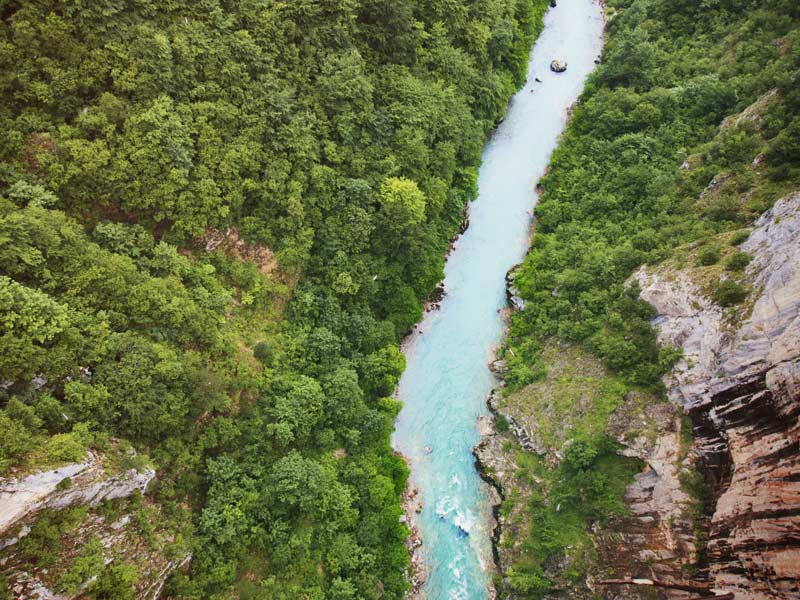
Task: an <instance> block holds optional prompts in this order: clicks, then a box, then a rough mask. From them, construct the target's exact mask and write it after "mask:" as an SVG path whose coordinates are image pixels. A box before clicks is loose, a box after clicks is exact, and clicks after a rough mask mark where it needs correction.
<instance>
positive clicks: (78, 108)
mask: <svg viewBox="0 0 800 600" xmlns="http://www.w3.org/2000/svg"><path fill="white" fill-rule="evenodd" d="M545 7H546V2H545V1H544V0H469V1H464V2H461V1H459V2H455V1H451V0H322V1H318V0H291V1H289V2H284V1H280V0H244V1H241V2H231V1H228V0H194V1H187V0H170V1H168V2H158V3H154V2H150V1H147V0H102V1H96V2H88V3H87V2H80V1H77V0H67V1H61V2H56V1H53V0H50V1H48V0H25V1H24V2H23V1H21V0H0V17H1V18H2V21H1V22H0V66H1V68H0V128H2V131H3V135H2V136H0V406H1V407H2V410H0V475H3V476H9V475H15V476H21V475H24V474H25V473H29V472H31V471H32V470H34V469H36V468H43V467H52V466H58V465H59V464H63V463H65V462H68V461H75V460H79V459H81V458H82V457H83V456H84V454H85V452H86V451H87V449H89V448H94V449H95V450H98V451H101V452H105V453H107V454H108V455H109V456H111V455H113V454H114V453H117V454H118V455H119V456H118V457H117V460H123V459H124V458H125V457H129V455H128V454H127V450H126V449H127V448H128V447H129V446H130V445H132V446H133V447H135V448H136V449H137V450H138V452H139V457H138V461H139V462H140V463H141V464H144V463H148V462H149V463H150V464H152V465H153V466H154V467H155V468H156V469H157V472H158V478H157V480H156V482H155V485H154V486H153V488H152V490H151V491H150V492H149V494H148V496H150V497H151V499H152V500H153V501H155V502H156V503H157V504H158V505H159V506H160V507H161V508H160V510H161V511H162V514H163V515H164V519H165V520H166V523H165V526H166V527H169V528H172V529H173V530H174V532H175V535H174V536H173V537H174V544H173V545H174V546H176V547H177V548H173V550H174V551H175V552H176V554H179V552H181V551H182V552H185V551H191V552H192V553H193V560H192V563H191V569H190V570H189V572H188V573H178V574H176V575H175V576H174V577H173V578H172V579H171V581H170V582H169V583H168V587H167V593H168V594H169V595H171V596H173V597H183V598H211V597H241V598H272V599H279V598H286V599H296V598H306V599H309V600H311V599H321V598H331V599H336V600H346V599H350V598H379V597H380V598H401V597H402V595H403V593H404V590H405V589H406V587H407V582H406V578H405V570H406V568H407V565H408V561H409V559H408V555H407V552H406V550H405V547H404V546H403V543H402V541H403V539H404V537H405V536H406V534H407V530H406V527H405V525H403V524H402V523H400V521H399V517H400V514H401V508H400V501H399V497H400V493H401V491H402V490H403V489H404V486H405V480H406V475H407V467H406V465H405V464H404V462H403V461H402V460H401V459H400V458H399V457H397V456H395V455H394V454H393V453H392V451H391V449H390V447H389V433H390V431H391V429H392V422H393V418H394V416H395V414H396V412H397V410H398V408H399V407H398V404H397V402H396V401H395V400H393V399H391V398H390V395H391V393H392V390H393V388H394V386H395V384H396V381H397V378H398V376H399V374H400V373H401V371H402V369H403V366H404V359H403V356H402V354H401V353H400V352H399V350H398V345H397V344H398V341H399V339H400V337H401V336H402V334H403V333H404V332H406V331H407V330H408V328H409V327H410V326H411V325H412V324H413V323H414V322H415V321H417V320H418V319H419V317H420V316H421V306H422V299H423V298H424V296H425V295H426V293H428V292H429V291H430V290H431V288H432V287H433V286H434V285H435V283H436V282H437V281H438V280H439V279H440V277H441V275H442V268H443V260H444V255H445V251H446V248H447V245H448V243H449V241H450V239H451V237H452V235H453V233H454V232H455V231H456V230H457V228H458V226H459V224H460V222H461V219H462V216H463V212H464V208H465V205H466V203H467V202H468V201H469V200H470V199H471V198H472V197H473V195H474V194H475V186H476V167H477V163H478V161H479V158H480V151H481V147H482V145H483V142H484V139H485V136H486V133H487V132H488V131H489V129H490V128H491V127H492V126H493V124H494V123H495V122H496V121H497V119H498V118H499V117H500V116H501V115H502V113H503V111H504V109H505V106H506V102H507V100H508V98H509V96H510V94H511V93H512V92H513V91H514V90H515V89H516V88H517V87H518V86H519V85H520V84H521V83H522V80H523V78H524V73H525V68H526V62H527V55H528V51H529V48H530V45H531V42H532V40H533V37H534V36H535V35H536V33H537V30H538V26H539V23H540V21H541V17H542V14H543V12H544V10H545ZM47 519H49V520H46V522H43V524H42V525H41V526H40V527H39V529H37V530H36V532H40V533H36V532H35V535H33V536H32V537H31V538H30V539H31V540H32V541H31V542H30V543H28V545H29V546H30V547H31V548H32V549H31V550H30V551H31V552H32V553H33V554H32V555H31V556H36V557H38V558H37V560H38V562H39V566H40V567H47V566H49V565H51V562H49V561H51V559H52V556H51V555H52V554H53V553H54V552H56V551H57V548H56V547H55V546H53V544H56V545H57V542H58V539H59V538H58V535H57V532H58V527H60V525H58V523H60V521H58V519H56V520H52V519H51V517H49V516H48V517H47ZM53 528H56V529H53ZM53 531H56V533H55V534H54V533H53ZM39 539H41V540H45V541H44V542H41V544H40V546H37V545H36V544H37V543H39V542H36V540H39ZM46 540H50V541H49V542H47V541H46ZM48 544H49V546H48ZM36 548H39V550H38V551H36ZM45 550H47V551H46V552H45ZM36 552H38V554H37V553H36ZM87 556H88V555H87ZM90 559H91V560H90ZM92 565H95V566H92ZM93 569H95V570H102V573H100V577H99V578H98V579H97V581H96V583H94V584H93V585H92V586H90V588H89V589H88V590H87V592H86V593H87V594H88V595H89V596H91V597H96V598H126V597H129V595H130V585H131V583H132V582H133V581H135V580H136V578H137V574H136V569H135V566H128V567H126V566H125V565H118V564H112V565H111V566H108V567H105V568H104V567H103V566H102V561H99V564H98V559H97V556H96V552H95V554H94V555H92V556H88V558H85V560H84V562H83V563H82V564H81V565H73V567H72V570H70V571H68V573H73V575H71V576H67V575H65V576H64V578H62V580H63V581H68V582H71V583H69V585H72V586H74V585H75V582H74V581H72V580H73V579H74V577H75V575H74V573H79V574H81V576H85V577H89V576H91V575H96V574H98V573H97V572H92V570H93ZM64 585H67V584H64ZM0 587H2V586H0ZM65 589H66V588H65Z"/></svg>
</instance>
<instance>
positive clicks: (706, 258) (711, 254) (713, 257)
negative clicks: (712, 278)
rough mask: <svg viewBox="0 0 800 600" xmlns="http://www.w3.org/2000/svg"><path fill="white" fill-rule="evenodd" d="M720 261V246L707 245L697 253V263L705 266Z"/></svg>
mask: <svg viewBox="0 0 800 600" xmlns="http://www.w3.org/2000/svg"><path fill="white" fill-rule="evenodd" d="M718 261H719V247H717V246H706V247H705V248H703V249H702V250H701V251H700V254H698V255H697V264H698V265H700V266H703V267H707V266H709V265H713V264H716V263H717V262H718Z"/></svg>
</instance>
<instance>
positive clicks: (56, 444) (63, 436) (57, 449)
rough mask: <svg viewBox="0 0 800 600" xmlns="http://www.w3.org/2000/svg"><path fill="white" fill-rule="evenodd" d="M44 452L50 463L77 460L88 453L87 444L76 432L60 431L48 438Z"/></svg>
mask: <svg viewBox="0 0 800 600" xmlns="http://www.w3.org/2000/svg"><path fill="white" fill-rule="evenodd" d="M44 452H45V456H46V457H47V461H48V462H50V463H69V462H77V461H79V460H82V459H83V457H84V455H85V454H86V446H85V445H84V444H82V443H81V442H80V441H79V440H78V437H77V436H76V435H75V434H74V433H59V434H56V435H54V436H53V437H51V438H50V439H49V440H47V443H46V444H45V446H44Z"/></svg>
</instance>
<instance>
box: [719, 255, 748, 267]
mask: <svg viewBox="0 0 800 600" xmlns="http://www.w3.org/2000/svg"><path fill="white" fill-rule="evenodd" d="M749 264H750V255H749V254H748V253H747V252H734V253H733V254H731V256H730V257H729V258H728V260H727V261H725V268H726V269H728V270H729V271H744V269H745V267H747V265H749Z"/></svg>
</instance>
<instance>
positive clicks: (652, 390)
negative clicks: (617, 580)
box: [504, 0, 800, 598]
mask: <svg viewBox="0 0 800 600" xmlns="http://www.w3.org/2000/svg"><path fill="white" fill-rule="evenodd" d="M606 4H607V16H608V18H609V22H608V27H607V39H606V47H605V50H604V54H603V61H602V64H601V65H600V66H599V67H598V68H597V70H596V72H595V73H594V74H593V76H592V77H591V78H590V81H589V83H588V84H587V87H586V90H585V91H584V94H583V95H582V97H581V100H580V103H579V105H578V106H577V107H576V109H575V111H574V113H573V117H572V121H571V123H570V126H569V128H568V130H567V132H566V134H565V136H564V139H563V141H562V144H561V145H560V146H559V148H558V149H557V150H556V151H555V153H554V155H553V158H552V163H551V169H550V171H549V173H548V174H547V175H546V176H545V178H544V179H543V180H542V182H541V185H542V188H543V194H542V197H541V200H540V202H539V204H538V206H537V208H536V216H537V221H536V234H535V237H534V240H533V246H532V249H531V251H530V254H529V255H528V257H527V258H526V260H525V262H524V263H523V265H522V266H521V268H520V269H519V270H518V275H517V277H516V281H515V284H516V285H517V287H518V288H519V290H520V291H521V295H522V296H523V298H524V299H525V300H526V301H527V302H526V308H525V310H524V311H523V312H521V313H518V314H516V315H515V316H514V317H513V320H512V325H511V330H510V334H509V340H508V348H507V349H506V352H505V356H504V358H505V359H506V360H507V361H508V363H509V366H510V373H509V376H508V384H509V385H508V387H507V392H508V391H510V392H511V393H513V392H514V390H519V389H521V388H523V387H524V386H525V385H527V384H530V383H532V382H535V381H539V380H541V379H542V378H543V377H544V376H545V373H546V372H547V368H548V365H547V364H546V358H545V356H546V352H545V349H546V348H547V346H548V344H551V345H552V344H553V343H554V342H556V341H559V342H561V343H567V344H569V345H571V346H575V345H577V346H580V347H582V348H583V349H584V350H585V351H588V352H592V353H594V354H595V355H597V356H599V357H600V358H602V359H603V361H604V362H605V365H606V367H607V368H608V369H609V370H610V372H611V373H612V374H613V375H614V377H615V379H614V381H620V382H623V383H624V385H625V387H626V389H625V390H623V392H624V391H639V392H643V393H645V394H646V395H650V396H653V395H655V396H658V395H659V394H660V393H662V390H661V386H662V384H661V382H660V375H661V374H662V373H664V372H665V371H666V370H667V369H668V368H670V367H671V365H672V364H674V361H675V360H676V359H677V358H678V357H677V356H675V351H673V350H671V349H659V347H658V345H657V343H656V336H655V330H654V329H653V328H652V327H651V325H650V319H651V318H652V317H653V316H654V312H653V309H652V307H651V306H650V305H648V304H646V303H645V302H643V301H642V300H640V299H639V291H638V289H637V288H636V287H635V285H634V286H630V287H626V286H625V282H626V280H627V279H628V278H629V277H630V275H631V274H632V273H633V271H634V270H635V269H636V268H638V267H639V266H640V265H642V264H647V263H651V264H652V263H658V262H660V261H662V260H664V259H666V258H668V257H671V258H672V259H673V260H676V261H677V262H678V264H683V265H686V264H688V263H689V261H691V262H690V266H692V265H697V266H700V267H704V268H705V267H707V268H708V271H707V278H708V281H707V282H706V292H707V293H708V294H709V295H710V296H711V297H713V298H714V299H715V300H716V301H717V302H718V303H719V304H720V305H722V306H723V307H732V306H735V305H736V304H737V303H739V302H742V300H744V299H745V297H746V296H747V293H748V291H749V290H747V289H746V287H745V285H744V284H743V283H742V280H741V277H740V272H741V271H742V269H743V268H744V267H745V266H746V265H747V262H748V260H749V257H748V256H747V255H746V254H745V253H742V252H738V251H737V250H736V245H738V244H740V243H741V242H742V241H744V239H746V237H747V227H748V225H749V224H750V223H751V222H752V221H753V219H754V218H755V217H757V216H758V215H760V214H761V213H762V212H763V211H764V210H766V209H768V208H769V207H770V206H771V205H772V203H774V202H775V201H776V200H777V199H779V198H780V197H782V196H783V195H784V194H786V193H787V192H789V191H794V190H796V189H798V186H800V4H798V3H797V2H795V1H794V0H766V1H763V2H756V1H755V0H709V1H704V2H697V1H694V0H685V1H678V0H609V1H608V2H607V3H606ZM745 110H746V112H745V114H744V117H743V118H734V119H728V120H725V118H726V117H728V116H730V115H737V114H739V113H742V111H745ZM712 265H718V266H717V267H716V270H715V269H713V268H711V267H712ZM720 271H723V272H724V273H725V275H724V277H721V276H720ZM621 396H622V394H621V393H620V394H618V396H617V397H618V398H621ZM617 402H619V400H617ZM603 418H605V419H606V420H607V418H608V415H607V414H605V415H604V417H603ZM604 426H605V423H603V424H600V425H599V427H600V429H601V430H602V429H603V428H604ZM573 434H574V435H575V436H576V437H575V440H573V441H574V442H575V443H573V444H572V445H571V446H570V447H569V449H568V450H567V451H566V455H565V458H564V460H563V461H562V462H561V463H560V464H559V465H558V466H557V467H553V466H552V465H551V466H547V465H544V464H536V465H534V466H533V467H531V468H530V469H532V472H535V473H537V477H538V479H537V482H539V484H540V485H539V486H538V487H539V488H541V489H543V490H545V492H547V491H549V493H550V496H549V499H548V500H547V501H545V500H544V498H543V496H542V494H538V495H537V496H536V497H535V498H534V499H533V500H532V502H531V505H530V506H529V507H528V511H529V513H530V522H531V531H530V535H529V537H528V539H526V540H525V541H524V542H523V546H522V548H523V550H522V551H523V555H524V556H523V558H522V559H521V560H520V561H519V562H518V564H516V565H514V566H513V568H512V569H511V571H510V582H511V588H512V590H513V591H514V592H515V597H520V598H523V597H527V598H539V597H541V596H542V595H543V594H544V593H546V592H547V591H548V590H551V589H552V588H553V586H554V585H556V584H555V582H553V581H552V580H549V579H548V578H547V577H546V576H545V575H544V572H543V564H545V563H546V561H548V560H552V559H553V557H558V556H562V555H563V552H564V551H565V549H566V548H572V547H573V544H574V545H576V546H577V545H578V544H579V543H580V538H581V537H586V536H587V535H588V533H587V522H598V521H599V522H602V521H603V520H604V519H606V518H607V517H608V516H609V515H610V514H614V513H616V514H619V513H621V512H622V511H623V510H624V507H623V506H622V504H621V502H620V500H621V498H622V493H623V491H624V488H625V485H627V483H628V482H629V481H630V477H632V474H633V472H635V470H636V468H635V466H634V468H633V470H631V465H628V466H627V467H626V466H625V462H626V461H625V460H624V459H622V458H620V457H618V456H617V454H616V450H617V448H616V445H615V443H614V442H613V440H611V439H610V438H608V437H606V436H605V435H598V434H596V433H595V434H593V435H587V434H586V432H582V431H577V430H576V431H575V432H573ZM531 460H532V459H531ZM626 471H627V473H625V472H626ZM620 473H625V475H624V477H620ZM542 482H545V483H544V484H542ZM555 507H558V508H560V509H561V510H560V513H559V514H556V513H557V511H558V508H555ZM588 546H591V543H589V544H588ZM586 567H587V566H586V565H585V564H573V565H572V566H571V567H570V573H568V575H569V576H571V577H574V578H575V580H576V581H578V580H580V578H581V577H583V576H585V573H586Z"/></svg>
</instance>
